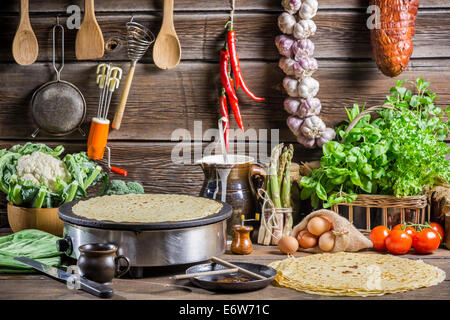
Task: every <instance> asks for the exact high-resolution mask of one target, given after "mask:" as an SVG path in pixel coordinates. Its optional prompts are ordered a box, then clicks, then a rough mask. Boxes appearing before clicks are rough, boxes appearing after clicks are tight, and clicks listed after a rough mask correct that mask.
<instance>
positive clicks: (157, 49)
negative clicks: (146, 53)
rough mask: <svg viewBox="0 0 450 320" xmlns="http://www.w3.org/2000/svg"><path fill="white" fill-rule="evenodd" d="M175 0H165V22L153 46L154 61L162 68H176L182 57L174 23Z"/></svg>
mask: <svg viewBox="0 0 450 320" xmlns="http://www.w3.org/2000/svg"><path fill="white" fill-rule="evenodd" d="M173 2H174V0H164V15H163V22H162V26H161V30H160V31H159V34H158V37H157V38H156V42H155V45H154V46H153V61H154V62H155V65H156V66H157V67H158V68H160V69H172V68H175V67H176V66H177V65H178V64H179V63H180V59H181V45H180V41H179V40H178V36H177V33H176V31H175V26H174V24H173Z"/></svg>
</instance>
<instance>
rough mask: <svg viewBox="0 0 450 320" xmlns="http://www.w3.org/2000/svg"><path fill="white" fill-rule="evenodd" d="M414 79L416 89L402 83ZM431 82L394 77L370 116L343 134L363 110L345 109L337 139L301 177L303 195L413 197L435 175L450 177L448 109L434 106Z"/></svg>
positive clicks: (333, 199)
mask: <svg viewBox="0 0 450 320" xmlns="http://www.w3.org/2000/svg"><path fill="white" fill-rule="evenodd" d="M407 83H409V84H410V83H413V84H414V86H415V93H413V92H412V90H410V89H408V88H407V87H406V86H405V84H407ZM429 86H430V83H429V82H425V81H424V80H423V79H417V81H416V82H410V81H407V80H402V81H397V82H396V86H395V87H393V88H391V90H390V95H388V96H387V99H386V101H385V102H384V104H383V105H385V106H387V107H388V108H386V109H383V110H381V111H378V117H377V118H376V119H374V120H372V119H371V115H365V116H363V117H361V119H360V120H359V121H358V122H357V124H356V125H355V126H354V127H353V128H352V129H351V130H350V131H349V132H348V133H347V132H346V131H345V130H346V129H347V128H348V125H349V123H350V122H352V121H353V119H355V118H356V117H357V116H358V115H359V114H360V113H361V112H362V111H363V110H364V106H363V107H362V108H360V107H359V106H358V105H357V104H355V105H353V108H352V109H347V108H346V110H347V115H348V121H346V122H345V123H343V124H342V125H340V126H338V127H337V128H335V130H336V134H337V137H339V139H340V142H338V141H330V142H328V143H326V144H325V145H324V146H323V157H322V158H321V160H320V164H321V167H320V168H319V169H315V170H313V171H312V173H311V175H310V176H308V177H303V178H302V180H301V182H300V183H301V185H302V187H303V189H302V192H301V195H300V197H301V199H303V200H305V199H308V198H311V203H312V205H313V206H314V207H315V208H317V207H318V205H319V200H323V207H324V208H329V207H331V206H333V205H335V204H338V203H342V202H346V203H351V202H353V201H354V200H355V199H356V197H357V194H383V195H393V196H396V197H404V196H414V195H419V194H421V193H423V190H424V188H425V187H426V186H432V185H433V184H434V182H435V181H436V179H437V178H440V179H443V180H445V181H449V178H450V176H449V175H450V174H449V172H450V170H449V169H450V162H449V161H448V160H446V158H445V157H446V155H447V154H448V153H450V148H449V147H448V146H447V144H446V143H445V142H443V140H444V139H446V137H447V136H448V133H449V129H450V126H449V123H450V122H449V121H447V120H446V118H447V117H448V116H449V115H450V109H449V107H447V108H446V109H445V110H443V109H442V108H440V107H438V106H436V105H435V100H436V95H435V94H434V93H432V92H431V91H430V90H429V89H428V87H429Z"/></svg>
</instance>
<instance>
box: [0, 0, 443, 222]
mask: <svg viewBox="0 0 450 320" xmlns="http://www.w3.org/2000/svg"><path fill="white" fill-rule="evenodd" d="M162 2H163V1H162V0H133V1H131V0H126V1H125V0H116V1H113V0H97V1H96V2H95V5H96V12H97V19H98V22H99V24H100V26H101V28H102V30H103V33H104V38H105V41H106V42H107V44H108V45H107V50H106V54H105V56H104V58H103V59H102V60H103V61H109V62H113V63H114V64H117V65H120V66H122V67H123V68H124V70H127V69H128V58H127V54H126V43H125V42H124V41H125V26H124V25H125V22H126V21H128V20H129V19H130V17H131V15H132V14H134V16H135V20H136V21H138V22H141V23H143V24H145V25H147V26H149V27H150V29H151V30H152V31H153V32H154V33H155V34H156V33H157V32H158V31H159V27H160V24H161V15H162ZM230 3H231V1H230V0H202V1H199V0H176V1H175V11H176V12H175V27H176V30H177V33H178V35H179V38H180V41H181V46H182V50H183V56H182V61H181V64H180V65H179V66H178V67H177V68H175V69H173V70H169V71H162V70H159V69H158V68H156V67H155V66H154V64H153V62H152V56H151V52H149V53H148V54H147V55H146V56H145V57H144V58H143V59H142V61H141V62H140V63H139V65H138V67H137V71H136V74H135V79H134V82H133V87H132V90H131V95H130V97H129V100H128V105H127V109H126V113H125V117H124V122H123V124H122V128H121V130H120V131H115V132H112V133H111V135H110V146H111V147H112V150H113V160H114V164H115V165H117V166H121V167H124V168H126V169H128V170H129V173H130V174H129V179H133V180H139V181H141V182H142V183H143V184H144V185H145V188H146V190H147V191H148V192H152V191H156V192H181V193H188V194H197V193H198V191H199V189H200V185H201V181H202V178H203V175H202V173H201V170H200V168H198V167H197V166H195V165H182V164H174V163H172V162H171V160H170V156H171V152H172V149H173V147H174V146H175V145H176V143H177V142H175V141H172V133H173V131H174V130H176V129H179V128H184V129H187V130H188V131H189V132H190V133H191V134H192V135H193V136H194V121H198V120H201V121H202V126H203V129H204V130H206V129H207V128H214V127H216V123H217V119H218V107H217V94H218V90H219V85H218V84H219V78H218V72H217V71H218V65H217V62H218V50H219V49H220V48H221V46H222V45H223V41H224V35H225V33H224V28H223V26H224V24H225V22H226V21H227V19H228V15H229V10H230ZM72 4H76V5H79V6H81V7H82V6H83V1H81V0H70V1H69V0H31V1H30V10H31V24H32V26H33V28H34V31H35V33H36V35H37V38H38V41H39V46H40V52H39V58H38V61H37V62H36V63H35V64H33V65H31V66H27V67H23V66H19V65H17V64H15V62H14V60H13V58H12V54H11V44H12V39H13V37H14V33H15V30H16V27H17V25H18V22H19V1H13V0H6V1H2V6H1V8H0V29H1V30H2V32H1V33H0V43H2V45H1V46H0V141H1V147H8V146H11V145H14V144H16V143H23V142H25V141H29V140H30V134H31V132H32V131H33V130H34V128H35V127H34V123H33V120H32V117H31V114H30V108H29V101H30V99H31V96H32V94H33V91H34V90H36V89H37V88H38V87H39V86H40V85H41V84H43V83H45V82H47V81H49V80H51V79H53V77H54V73H53V69H52V68H51V64H50V63H51V58H52V51H51V48H52V47H51V46H52V39H51V29H52V27H53V25H54V23H55V21H56V16H57V15H59V16H60V17H61V20H62V21H63V22H65V19H66V17H67V16H68V15H67V13H66V9H67V7H68V6H69V5H72ZM319 5H320V8H319V13H318V15H317V17H316V18H315V22H316V24H317V26H318V32H317V35H316V36H314V38H312V40H313V41H314V42H315V44H316V54H315V56H316V57H317V58H318V60H319V67H320V69H319V71H318V72H317V73H316V78H317V79H318V80H319V81H320V85H321V89H320V92H319V96H318V97H319V98H320V99H321V101H322V104H323V105H324V108H323V112H322V117H323V119H324V120H325V121H326V123H327V124H328V125H335V124H337V123H339V122H340V121H341V120H343V119H344V118H345V112H344V109H343V108H344V106H346V105H349V104H352V103H355V102H357V103H364V102H367V103H368V105H374V104H376V103H379V102H382V100H383V97H384V96H385V95H386V93H387V92H388V90H389V88H390V87H391V86H392V85H393V80H392V79H389V78H387V77H385V76H383V75H382V74H381V73H380V72H379V71H378V70H377V68H376V65H375V63H374V62H373V60H372V58H371V47H370V42H369V32H368V30H367V29H366V27H365V23H366V19H367V17H368V15H367V14H366V13H365V11H366V8H367V5H368V1H366V0H341V1H335V0H319ZM236 6H237V9H236V13H235V30H236V31H237V34H238V51H239V55H240V58H241V66H242V69H243V71H244V74H245V78H246V79H247V82H248V85H249V86H250V87H251V88H252V89H254V91H255V93H256V94H257V95H260V96H264V97H266V101H265V102H263V103H253V102H252V101H251V100H249V99H248V98H247V97H246V96H244V95H242V94H241V93H240V94H239V98H240V100H241V109H242V113H243V118H244V124H245V126H246V128H249V129H255V130H259V129H280V139H281V140H282V141H286V142H288V141H289V142H294V141H295V138H294V137H293V136H292V134H291V133H290V132H289V130H288V129H287V128H286V125H285V119H286V117H287V114H286V113H285V112H284V111H283V109H282V106H281V105H282V100H283V96H284V95H285V94H284V93H283V92H282V88H281V81H282V78H283V74H282V72H281V71H280V70H279V69H278V67H277V61H278V58H279V56H278V53H277V51H276V49H275V47H274V45H273V39H274V37H275V36H276V35H277V34H279V31H278V29H277V27H276V20H277V16H278V15H279V14H280V13H281V11H282V8H281V5H280V0H237V1H236ZM420 6H421V7H420V10H419V15H418V18H417V23H416V30H417V31H416V36H415V37H414V45H415V49H414V54H413V58H412V60H411V63H410V66H409V68H408V70H407V71H406V72H405V73H404V74H402V75H401V76H400V77H399V78H401V79H403V78H408V79H415V78H417V77H419V76H420V77H424V78H425V79H427V80H428V81H431V82H432V89H433V90H434V91H436V92H437V94H438V95H439V96H440V100H439V104H440V105H442V106H443V105H447V104H449V102H450V90H449V85H448V78H449V77H450V64H449V62H450V3H449V2H448V1H445V0H421V1H420ZM82 8H83V7H82ZM75 35H76V30H68V29H66V41H65V43H66V64H65V68H64V71H63V73H62V79H64V80H67V81H70V82H72V83H74V84H75V85H76V86H78V87H79V88H80V90H81V91H82V92H83V94H84V96H85V98H86V101H87V104H88V113H87V118H86V119H87V121H86V123H85V124H84V126H83V128H84V129H85V130H86V131H87V130H88V125H89V122H88V121H89V119H90V118H91V117H92V116H93V115H94V114H95V112H96V110H97V101H98V88H97V87H96V85H95V66H96V65H97V63H98V62H97V61H84V62H78V61H76V59H75V54H74V39H75ZM118 99H119V94H116V95H115V96H114V97H113V100H112V109H114V107H115V106H116V105H117V102H118ZM112 111H113V110H112ZM112 115H113V113H112V112H111V113H110V117H111V116H112ZM233 127H234V128H235V127H236V126H235V125H233ZM85 139H86V138H85V137H82V136H81V135H80V134H78V133H76V134H73V135H71V136H68V137H64V138H54V137H51V136H46V135H45V134H41V135H39V136H38V137H37V138H36V140H37V141H43V142H45V143H49V144H51V145H56V144H60V143H62V144H64V145H65V146H67V147H68V150H70V151H77V150H83V149H85ZM196 139H197V138H196ZM199 139H200V141H197V143H199V144H200V145H202V143H203V146H205V144H206V142H207V141H203V142H202V140H209V138H207V137H206V138H202V137H200V138H199ZM268 139H270V134H269V135H268ZM197 140H198V139H197ZM250 140H252V138H250ZM259 140H260V142H261V141H265V140H266V138H264V136H260V137H259ZM255 142H256V141H251V143H255ZM267 143H269V141H268V142H267ZM261 145H264V143H262V144H260V146H261ZM266 147H267V146H266ZM296 148H297V149H296V150H297V151H296V159H297V160H310V159H317V158H318V157H320V150H314V151H309V150H304V149H303V148H301V147H300V146H298V145H297V146H296ZM3 198H4V197H3V195H2V199H3ZM2 203H4V199H3V201H2ZM0 224H1V222H0Z"/></svg>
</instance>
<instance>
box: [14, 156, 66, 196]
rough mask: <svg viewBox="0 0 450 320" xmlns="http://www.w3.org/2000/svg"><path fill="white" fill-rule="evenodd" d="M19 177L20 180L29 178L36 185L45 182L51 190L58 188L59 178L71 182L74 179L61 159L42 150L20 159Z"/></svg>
mask: <svg viewBox="0 0 450 320" xmlns="http://www.w3.org/2000/svg"><path fill="white" fill-rule="evenodd" d="M17 177H18V178H19V179H20V180H28V181H30V182H31V183H33V184H35V185H42V184H43V185H45V186H47V187H48V188H49V189H50V191H55V190H56V188H57V181H56V180H57V178H59V179H61V180H63V181H64V182H70V181H71V179H72V178H71V175H70V173H69V172H68V171H67V168H66V166H65V164H64V163H63V162H62V161H61V160H59V159H56V158H55V157H53V156H51V155H48V154H45V153H43V152H40V151H35V152H33V153H32V154H29V155H24V156H22V157H20V158H19V159H18V162H17Z"/></svg>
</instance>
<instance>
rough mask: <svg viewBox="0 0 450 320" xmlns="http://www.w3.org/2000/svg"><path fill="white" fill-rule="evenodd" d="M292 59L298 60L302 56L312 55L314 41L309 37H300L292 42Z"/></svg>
mask: <svg viewBox="0 0 450 320" xmlns="http://www.w3.org/2000/svg"><path fill="white" fill-rule="evenodd" d="M291 49H292V53H293V54H294V60H296V61H299V60H300V59H301V58H302V57H312V55H313V54H314V49H315V46H314V43H313V42H312V41H311V40H309V39H300V40H297V41H295V42H294V43H293V44H292V47H291Z"/></svg>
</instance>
